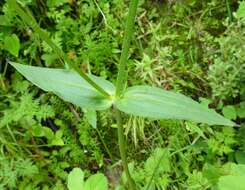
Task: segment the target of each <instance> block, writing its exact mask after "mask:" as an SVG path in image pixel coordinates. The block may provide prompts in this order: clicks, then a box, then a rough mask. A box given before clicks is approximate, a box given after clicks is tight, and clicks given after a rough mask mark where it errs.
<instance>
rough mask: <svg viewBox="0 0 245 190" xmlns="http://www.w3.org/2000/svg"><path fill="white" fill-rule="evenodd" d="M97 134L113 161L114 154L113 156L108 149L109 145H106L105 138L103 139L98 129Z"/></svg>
mask: <svg viewBox="0 0 245 190" xmlns="http://www.w3.org/2000/svg"><path fill="white" fill-rule="evenodd" d="M96 132H97V133H98V135H99V138H100V141H101V142H102V144H103V146H104V148H105V150H106V152H107V154H108V156H109V157H110V159H111V160H113V157H112V154H111V152H110V150H109V148H108V147H107V145H106V143H105V141H104V139H103V137H102V135H101V133H100V131H99V129H98V128H96Z"/></svg>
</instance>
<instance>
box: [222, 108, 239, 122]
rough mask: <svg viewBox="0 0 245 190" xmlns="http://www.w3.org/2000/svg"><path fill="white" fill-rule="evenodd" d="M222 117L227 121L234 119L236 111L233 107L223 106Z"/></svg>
mask: <svg viewBox="0 0 245 190" xmlns="http://www.w3.org/2000/svg"><path fill="white" fill-rule="evenodd" d="M222 113H223V115H224V116H225V117H226V118H228V119H236V117H237V114H236V109H235V107H234V106H230V105H229V106H225V107H224V108H223V109H222Z"/></svg>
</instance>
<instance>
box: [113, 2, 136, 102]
mask: <svg viewBox="0 0 245 190" xmlns="http://www.w3.org/2000/svg"><path fill="white" fill-rule="evenodd" d="M137 6H138V0H131V2H130V5H129V13H128V17H127V22H126V29H125V36H124V39H123V45H122V54H121V57H120V61H119V67H118V75H117V83H116V96H117V97H120V96H121V95H122V94H123V91H124V89H125V87H126V85H127V75H128V73H127V70H126V64H127V60H128V54H129V46H130V42H131V39H132V36H133V31H134V19H135V16H136V11H137Z"/></svg>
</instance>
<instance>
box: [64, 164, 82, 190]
mask: <svg viewBox="0 0 245 190" xmlns="http://www.w3.org/2000/svg"><path fill="white" fill-rule="evenodd" d="M83 185H84V172H83V171H82V170H81V169H80V168H74V169H73V170H72V171H71V172H70V173H69V175H68V189H69V190H82V189H83Z"/></svg>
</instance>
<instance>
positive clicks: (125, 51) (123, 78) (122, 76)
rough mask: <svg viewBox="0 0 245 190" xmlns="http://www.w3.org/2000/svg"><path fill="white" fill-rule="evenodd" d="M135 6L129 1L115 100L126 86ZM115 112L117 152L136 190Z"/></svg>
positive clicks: (120, 118) (117, 112) (118, 112)
mask: <svg viewBox="0 0 245 190" xmlns="http://www.w3.org/2000/svg"><path fill="white" fill-rule="evenodd" d="M137 6H138V0H131V1H130V5H129V13H128V16H127V22H126V28H125V35H124V39H123V45H122V53H121V57H120V61H119V67H118V75H117V83H116V98H120V96H121V95H122V94H123V92H124V90H125V88H126V86H127V75H128V73H127V69H126V66H127V61H128V55H129V47H130V43H131V40H132V36H133V33H134V19H135V16H136V12H137ZM115 112H116V119H117V130H118V143H119V151H120V156H121V159H122V163H123V168H124V171H125V173H126V177H127V180H128V184H129V187H130V190H136V186H135V184H134V181H133V179H132V177H131V175H130V172H129V169H128V163H127V156H126V143H125V139H124V133H123V131H124V130H123V123H122V116H121V112H120V111H119V110H118V109H117V108H115Z"/></svg>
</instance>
